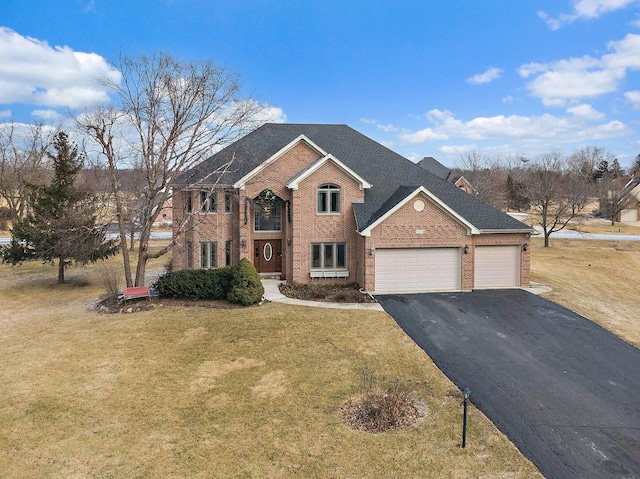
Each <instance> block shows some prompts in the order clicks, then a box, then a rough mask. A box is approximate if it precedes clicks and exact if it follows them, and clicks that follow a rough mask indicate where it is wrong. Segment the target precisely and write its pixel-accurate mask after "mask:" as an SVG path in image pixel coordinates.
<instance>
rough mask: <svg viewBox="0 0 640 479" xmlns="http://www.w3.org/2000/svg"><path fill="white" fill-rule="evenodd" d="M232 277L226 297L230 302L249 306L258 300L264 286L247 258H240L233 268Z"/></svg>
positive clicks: (260, 297) (262, 293)
mask: <svg viewBox="0 0 640 479" xmlns="http://www.w3.org/2000/svg"><path fill="white" fill-rule="evenodd" d="M232 269H233V279H232V280H231V289H230V290H229V294H227V299H228V300H229V301H231V302H232V303H237V304H241V305H243V306H250V305H252V304H256V303H258V302H260V300H261V299H262V296H263V295H264V287H263V286H262V282H261V281H260V275H259V274H258V272H257V271H256V268H255V267H254V266H253V265H252V264H251V263H250V262H249V260H248V259H247V258H242V259H241V260H240V263H238V264H237V265H236V266H234V267H233V268H232Z"/></svg>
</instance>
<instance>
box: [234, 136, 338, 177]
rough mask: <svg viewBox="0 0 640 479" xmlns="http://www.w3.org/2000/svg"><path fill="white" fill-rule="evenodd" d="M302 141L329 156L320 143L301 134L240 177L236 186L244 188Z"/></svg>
mask: <svg viewBox="0 0 640 479" xmlns="http://www.w3.org/2000/svg"><path fill="white" fill-rule="evenodd" d="M300 143H305V144H306V145H307V146H309V147H311V148H312V149H314V150H315V151H317V152H318V154H319V155H322V156H323V157H324V158H326V157H327V156H328V154H327V152H326V151H324V150H323V149H322V148H320V147H319V146H318V145H316V144H315V143H314V142H313V141H311V140H310V139H309V138H307V137H306V136H305V135H300V136H298V137H297V138H296V139H295V140H293V141H291V142H290V143H289V144H287V145H285V146H283V147H282V148H280V150H278V151H277V152H276V153H274V154H273V155H271V156H270V157H269V158H267V159H266V160H265V161H263V162H262V163H260V164H259V165H258V166H256V167H255V168H254V169H253V170H251V171H250V172H249V173H247V174H246V175H244V176H243V177H242V178H240V179H239V180H238V181H236V182H235V183H234V184H233V187H234V188H240V189H242V188H244V186H245V185H246V183H247V182H248V181H249V180H250V179H251V178H253V177H254V176H256V175H257V174H258V173H260V172H261V171H263V170H265V169H266V168H267V167H268V166H269V165H270V164H271V163H273V162H274V161H276V160H277V159H278V158H280V157H281V156H282V155H284V154H285V153H287V152H288V151H289V150H291V149H292V148H294V147H295V146H297V145H298V144H300Z"/></svg>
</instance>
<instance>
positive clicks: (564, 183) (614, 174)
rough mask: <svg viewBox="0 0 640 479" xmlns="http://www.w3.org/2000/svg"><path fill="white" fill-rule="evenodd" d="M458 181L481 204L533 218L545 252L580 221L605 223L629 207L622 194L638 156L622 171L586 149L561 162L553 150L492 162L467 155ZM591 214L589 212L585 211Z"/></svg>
mask: <svg viewBox="0 0 640 479" xmlns="http://www.w3.org/2000/svg"><path fill="white" fill-rule="evenodd" d="M457 172H458V174H460V175H463V176H464V177H465V178H466V179H467V180H468V181H469V182H470V183H471V184H472V185H473V187H474V188H475V190H476V192H477V196H478V197H479V198H480V199H482V200H483V201H485V202H487V203H490V204H492V205H494V206H495V207H497V208H499V209H502V210H506V211H517V212H529V213H532V215H533V219H534V221H535V222H536V223H537V224H538V225H539V226H540V227H541V229H542V231H543V234H544V241H545V246H548V245H549V236H550V235H551V234H552V233H554V232H556V231H560V230H562V229H564V228H565V227H566V226H567V225H569V224H570V223H572V222H576V221H579V220H580V219H581V218H583V217H584V216H585V215H589V214H591V215H595V216H600V217H603V218H609V219H610V220H611V224H613V223H614V221H615V218H616V217H617V215H618V214H619V213H620V212H621V211H622V210H623V209H624V208H625V207H627V205H628V201H629V199H628V198H627V197H625V196H623V195H622V194H621V193H622V191H623V188H624V186H625V185H626V184H627V182H628V181H629V179H630V178H631V177H632V176H633V175H638V176H640V155H638V156H637V157H636V159H635V161H634V163H633V165H632V166H631V168H630V169H629V171H625V170H624V169H623V168H622V167H621V166H620V163H619V161H618V160H617V159H616V158H615V157H614V156H613V155H612V154H611V153H610V152H608V151H607V150H606V149H605V148H602V147H597V146H587V147H583V148H580V149H578V150H576V151H575V152H574V153H572V154H571V155H568V156H565V155H564V154H563V153H562V152H560V151H559V150H552V151H550V152H548V153H543V154H540V155H537V156H535V157H532V158H528V157H524V156H502V157H491V156H488V155H485V154H483V153H482V152H480V151H477V150H476V151H470V152H467V153H464V154H463V155H462V156H461V157H460V161H459V167H458V169H457ZM594 204H595V205H596V206H595V208H593V207H592V208H589V206H590V205H594Z"/></svg>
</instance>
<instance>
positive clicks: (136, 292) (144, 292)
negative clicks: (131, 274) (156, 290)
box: [122, 286, 151, 303]
mask: <svg viewBox="0 0 640 479" xmlns="http://www.w3.org/2000/svg"><path fill="white" fill-rule="evenodd" d="M122 296H123V297H124V302H125V303H126V302H127V299H137V298H147V299H151V294H150V293H149V286H132V287H131V288H124V289H123V290H122Z"/></svg>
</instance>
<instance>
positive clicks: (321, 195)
mask: <svg viewBox="0 0 640 479" xmlns="http://www.w3.org/2000/svg"><path fill="white" fill-rule="evenodd" d="M318 213H340V187H339V186H336V185H332V184H327V185H322V186H319V187H318Z"/></svg>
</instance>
